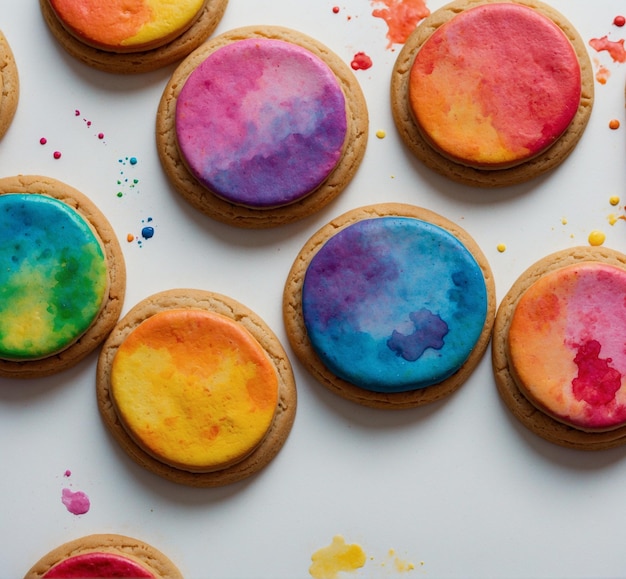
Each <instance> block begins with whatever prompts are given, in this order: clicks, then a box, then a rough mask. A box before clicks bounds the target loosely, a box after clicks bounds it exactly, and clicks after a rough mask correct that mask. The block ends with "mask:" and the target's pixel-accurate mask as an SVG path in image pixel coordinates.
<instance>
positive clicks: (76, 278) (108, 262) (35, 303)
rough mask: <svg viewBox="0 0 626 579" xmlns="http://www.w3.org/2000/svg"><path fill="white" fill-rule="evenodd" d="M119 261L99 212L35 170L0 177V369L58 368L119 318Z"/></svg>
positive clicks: (20, 374)
mask: <svg viewBox="0 0 626 579" xmlns="http://www.w3.org/2000/svg"><path fill="white" fill-rule="evenodd" d="M125 291H126V266H125V263H124V256H123V253H122V249H121V247H120V245H119V242H118V240H117V237H116V236H115V232H114V231H113V229H112V227H111V224H110V223H109V222H108V220H107V219H106V217H105V216H104V215H103V214H102V212H101V211H100V210H99V209H98V207H96V205H95V204H94V203H93V202H92V201H91V200H90V199H89V198H88V197H87V196H86V195H84V194H83V193H81V192H79V191H77V190H76V189H74V188H73V187H71V186H69V185H67V184H65V183H62V182H60V181H57V180H55V179H52V178H50V177H42V176H37V175H19V176H15V177H6V178H3V179H0V376H3V377H7V378H34V377H39V376H47V375H50V374H55V373H57V372H61V371H62V370H65V369H67V368H70V367H71V366H74V365H75V364H77V363H78V362H79V361H80V360H82V359H83V358H84V357H85V356H87V355H88V354H89V353H91V352H92V351H93V350H95V349H96V348H97V347H98V346H99V345H100V344H101V343H102V342H103V341H104V339H105V338H106V337H107V336H108V334H109V332H110V331H111V330H112V329H113V327H114V326H115V324H116V323H117V320H118V319H119V316H120V313H121V310H122V306H123V301H124V294H125Z"/></svg>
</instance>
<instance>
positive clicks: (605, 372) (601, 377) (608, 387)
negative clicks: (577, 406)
mask: <svg viewBox="0 0 626 579" xmlns="http://www.w3.org/2000/svg"><path fill="white" fill-rule="evenodd" d="M600 348H601V346H600V342H598V341H597V340H589V341H587V342H585V343H584V344H581V345H580V346H579V347H578V352H577V353H576V357H575V358H574V363H575V364H576V365H577V366H578V376H577V377H576V378H574V380H572V387H573V392H574V396H575V397H576V399H577V400H584V401H585V402H587V404H590V405H591V406H606V405H607V404H609V403H610V402H612V401H613V400H614V399H615V394H616V392H617V391H618V390H619V389H620V386H621V382H622V375H621V374H620V373H619V372H618V371H617V370H616V369H615V368H611V367H610V366H609V364H610V363H611V361H612V360H611V358H606V359H604V360H603V359H601V358H600Z"/></svg>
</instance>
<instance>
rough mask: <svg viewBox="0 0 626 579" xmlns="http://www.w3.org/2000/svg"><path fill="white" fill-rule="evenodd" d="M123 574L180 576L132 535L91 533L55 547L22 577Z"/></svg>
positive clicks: (154, 578) (160, 578)
mask: <svg viewBox="0 0 626 579" xmlns="http://www.w3.org/2000/svg"><path fill="white" fill-rule="evenodd" d="M62 577H81V578H82V579H88V578H89V577H94V578H98V579H106V578H107V577H126V578H127V579H140V578H147V579H182V577H183V576H182V574H181V572H180V570H179V569H178V568H177V567H176V565H174V563H173V562H172V561H171V560H170V559H169V558H168V557H166V556H165V555H164V554H163V553H162V552H161V551H160V550H158V549H156V548H155V547H153V546H152V545H149V544H148V543H144V542H143V541H139V540H138V539H134V538H132V537H126V536H124V535H116V534H111V533H107V534H94V535H87V536H85V537H81V538H79V539H74V540H73V541H69V542H67V543H64V544H63V545H60V546H59V547H56V548H55V549H53V550H52V551H50V552H49V553H47V554H46V555H44V556H43V557H42V558H41V559H40V560H39V561H37V563H35V564H34V565H33V566H32V567H31V568H30V570H29V571H28V573H26V575H25V576H24V579H60V578H62Z"/></svg>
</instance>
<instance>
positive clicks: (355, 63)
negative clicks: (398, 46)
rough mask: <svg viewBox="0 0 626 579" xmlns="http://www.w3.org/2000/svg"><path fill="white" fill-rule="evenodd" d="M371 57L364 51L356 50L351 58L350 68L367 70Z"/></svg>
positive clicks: (370, 63) (370, 66)
mask: <svg viewBox="0 0 626 579" xmlns="http://www.w3.org/2000/svg"><path fill="white" fill-rule="evenodd" d="M372 64H373V63H372V59H371V58H370V57H369V56H367V54H365V53H364V52H357V53H356V54H355V55H354V57H353V58H352V62H351V63H350V66H351V67H352V70H367V69H368V68H372Z"/></svg>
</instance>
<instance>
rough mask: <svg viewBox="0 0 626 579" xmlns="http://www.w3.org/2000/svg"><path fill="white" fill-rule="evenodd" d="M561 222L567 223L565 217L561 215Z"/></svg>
mask: <svg viewBox="0 0 626 579" xmlns="http://www.w3.org/2000/svg"><path fill="white" fill-rule="evenodd" d="M561 224H562V225H567V217H561Z"/></svg>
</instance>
